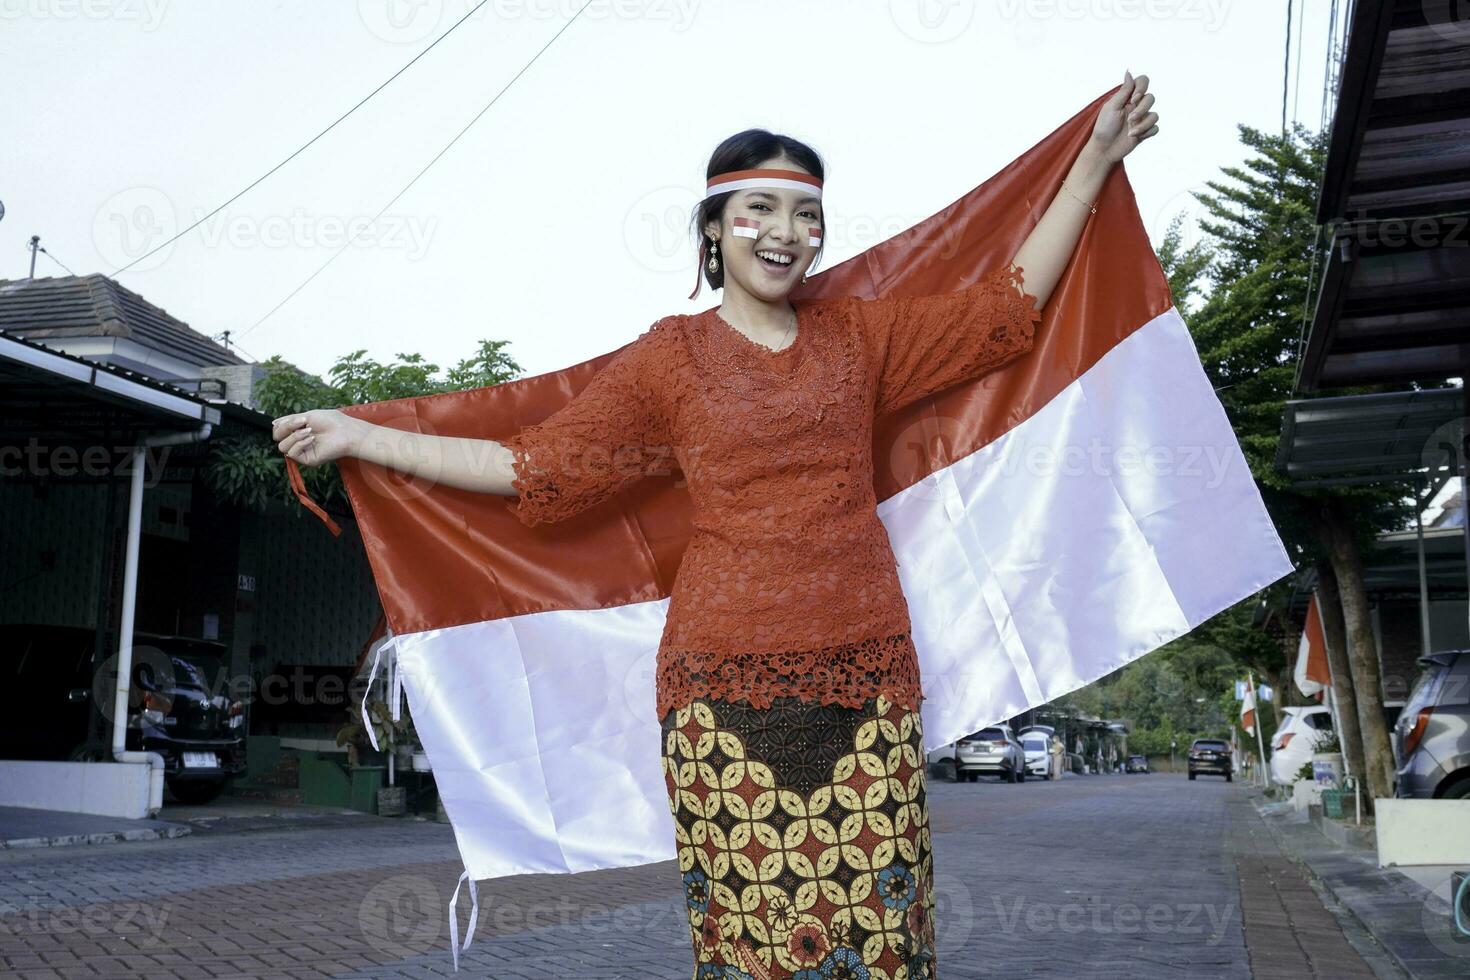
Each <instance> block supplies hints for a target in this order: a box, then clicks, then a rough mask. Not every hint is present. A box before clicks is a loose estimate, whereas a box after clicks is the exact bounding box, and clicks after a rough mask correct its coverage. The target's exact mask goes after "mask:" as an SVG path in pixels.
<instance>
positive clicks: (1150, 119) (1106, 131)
mask: <svg viewBox="0 0 1470 980" xmlns="http://www.w3.org/2000/svg"><path fill="white" fill-rule="evenodd" d="M1153 104H1154V97H1153V95H1152V94H1150V93H1149V92H1148V76H1147V75H1139V76H1138V77H1137V78H1134V77H1133V76H1132V75H1131V74H1129V73H1128V72H1124V73H1123V84H1122V85H1120V86H1119V87H1118V91H1116V92H1114V93H1113V96H1112V98H1110V99H1108V101H1107V102H1105V103H1103V107H1102V109H1101V110H1100V111H1099V112H1098V115H1097V122H1096V123H1095V124H1094V125H1093V127H1092V138H1091V139H1089V140H1088V141H1087V145H1086V146H1084V147H1083V148H1082V152H1081V153H1079V154H1077V159H1076V160H1075V161H1074V162H1073V163H1072V169H1071V170H1069V171H1068V172H1067V176H1066V179H1065V180H1063V181H1062V188H1061V189H1060V190H1059V191H1058V192H1057V195H1056V197H1054V198H1052V202H1051V204H1050V205H1048V206H1047V209H1046V213H1045V214H1043V215H1042V216H1041V219H1040V220H1039V221H1037V222H1036V227H1035V228H1033V229H1031V234H1030V235H1028V236H1027V237H1026V241H1025V242H1024V243H1023V244H1022V245H1021V248H1020V250H1019V251H1017V252H1016V256H1015V258H1014V259H1013V260H1012V261H1013V262H1014V264H1016V265H1018V266H1020V267H1021V268H1022V269H1025V270H1026V292H1028V293H1030V294H1031V295H1032V296H1035V297H1036V299H1037V303H1036V305H1037V307H1038V308H1041V307H1044V306H1045V305H1046V301H1047V300H1048V299H1049V298H1050V297H1051V294H1052V290H1054V289H1055V288H1056V285H1057V283H1058V282H1059V281H1061V278H1062V270H1064V269H1066V267H1067V263H1068V262H1070V261H1071V260H1072V252H1073V251H1074V250H1075V249H1076V247H1077V239H1078V238H1080V237H1081V235H1082V227H1083V225H1085V224H1086V223H1087V216H1088V215H1089V214H1090V213H1091V212H1090V211H1089V206H1090V205H1091V204H1092V202H1094V201H1096V200H1097V196H1098V193H1099V192H1101V190H1102V185H1103V181H1104V180H1106V179H1107V176H1108V173H1109V172H1110V171H1111V170H1112V169H1113V165H1114V164H1116V163H1117V162H1119V161H1120V160H1122V159H1123V158H1124V157H1126V156H1127V155H1128V154H1129V153H1132V152H1133V150H1134V148H1135V147H1137V146H1138V144H1139V143H1141V142H1143V141H1144V140H1146V139H1148V138H1149V137H1150V136H1153V135H1155V134H1156V133H1158V131H1159V127H1158V118H1159V114H1158V113H1156V112H1151V111H1150V109H1151V108H1152V107H1153Z"/></svg>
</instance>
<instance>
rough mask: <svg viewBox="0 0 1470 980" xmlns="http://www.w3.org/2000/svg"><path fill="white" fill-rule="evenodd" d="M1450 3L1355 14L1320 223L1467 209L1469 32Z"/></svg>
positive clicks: (1396, 4)
mask: <svg viewBox="0 0 1470 980" xmlns="http://www.w3.org/2000/svg"><path fill="white" fill-rule="evenodd" d="M1454 7H1455V4H1454V3H1450V2H1445V0H1437V2H1430V3H1425V2H1424V0H1383V2H1377V3H1358V4H1357V5H1356V7H1355V8H1354V10H1353V14H1352V21H1351V24H1350V25H1349V28H1348V39H1347V48H1346V50H1345V51H1344V53H1343V58H1342V74H1341V76H1340V81H1339V84H1338V97H1337V106H1336V109H1335V111H1334V113H1333V118H1332V129H1331V138H1330V140H1329V143H1328V150H1327V161H1326V169H1325V172H1324V174H1323V181H1322V193H1321V195H1320V196H1319V198H1318V203H1317V222H1318V224H1326V223H1328V222H1330V221H1333V220H1335V219H1338V218H1344V217H1345V218H1348V219H1350V220H1357V219H1360V218H1370V219H1371V218H1378V217H1383V216H1385V215H1422V214H1443V213H1446V212H1456V211H1467V210H1470V59H1467V58H1466V57H1465V51H1466V43H1467V41H1470V26H1467V24H1466V22H1465V20H1464V19H1463V18H1458V19H1457V17H1456V14H1455V11H1454Z"/></svg>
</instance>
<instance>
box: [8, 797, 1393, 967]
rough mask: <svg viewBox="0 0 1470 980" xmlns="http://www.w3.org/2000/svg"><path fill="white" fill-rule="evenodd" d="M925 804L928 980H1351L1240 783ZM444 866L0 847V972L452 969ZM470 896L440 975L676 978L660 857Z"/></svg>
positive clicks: (426, 848) (256, 845) (279, 840)
mask: <svg viewBox="0 0 1470 980" xmlns="http://www.w3.org/2000/svg"><path fill="white" fill-rule="evenodd" d="M930 800H931V802H930V807H931V819H932V822H933V824H932V826H933V834H934V850H935V889H936V893H937V899H938V914H937V917H936V924H937V927H938V940H939V946H938V975H939V976H940V977H942V978H944V980H961V978H972V977H982V976H983V977H994V976H1012V977H1014V976H1019V977H1065V978H1069V980H1077V978H1089V980H1091V978H1097V980H1109V978H1127V980H1151V978H1156V977H1190V978H1211V977H1219V978H1247V977H1250V976H1251V975H1252V971H1253V970H1254V971H1255V975H1256V976H1259V977H1278V976H1287V975H1290V976H1293V977H1312V976H1333V977H1357V976H1370V975H1371V974H1370V973H1363V972H1361V971H1359V972H1351V971H1353V970H1358V968H1359V967H1361V966H1362V964H1361V961H1356V965H1354V963H1355V961H1354V957H1355V954H1353V952H1352V949H1351V947H1349V946H1347V945H1346V943H1345V942H1343V940H1342V935H1341V932H1340V931H1338V932H1336V933H1335V934H1334V928H1335V922H1334V920H1333V919H1332V918H1331V916H1330V915H1329V914H1328V913H1327V912H1325V911H1324V910H1323V908H1322V905H1321V903H1320V902H1316V904H1315V905H1313V902H1314V901H1316V900H1315V896H1314V893H1313V892H1312V891H1311V889H1310V886H1308V885H1307V884H1306V882H1305V881H1304V880H1303V879H1301V878H1300V875H1298V876H1297V877H1296V878H1293V877H1292V874H1293V870H1292V869H1293V866H1292V865H1291V863H1290V862H1289V861H1288V860H1287V859H1286V858H1285V857H1283V856H1282V855H1281V854H1280V853H1279V852H1274V853H1273V851H1272V847H1271V845H1270V836H1269V834H1267V833H1266V831H1265V830H1264V827H1263V826H1262V825H1260V818H1259V817H1258V816H1257V815H1256V814H1255V811H1254V809H1253V808H1251V807H1250V805H1249V802H1248V799H1247V795H1246V791H1245V790H1244V788H1242V787H1240V786H1239V785H1238V784H1236V785H1231V786H1227V785H1226V784H1224V783H1215V782H1207V781H1199V782H1195V783H1191V782H1188V781H1187V780H1184V779H1183V778H1181V777H1174V776H1169V775H1166V774H1154V775H1149V776H1097V777H1081V778H1071V779H1066V780H1063V781H1062V782H1059V783H1045V782H1035V781H1030V782H1027V783H1025V784H1022V785H1016V786H1012V785H1006V784H1001V783H995V782H986V783H981V784H976V785H971V784H968V783H962V784H951V783H947V782H942V781H939V780H936V779H932V778H931V782H930ZM1252 821H1254V824H1253V823H1252ZM308 824H309V825H308ZM459 871H460V865H459V862H458V859H457V857H456V851H455V847H454V841H453V836H452V834H451V832H450V829H449V828H448V827H447V826H444V825H437V824H431V823H407V822H401V821H392V820H379V819H377V818H360V819H351V820H342V821H337V822H334V823H333V824H331V825H326V824H316V823H313V822H307V821H303V822H300V823H297V824H293V825H287V826H282V827H277V826H275V825H272V824H269V823H265V822H261V823H260V824H259V825H254V826H252V829H251V830H249V832H240V833H225V832H219V833H195V834H192V835H189V836H187V837H181V838H177V839H173V840H157V841H138V842H126V843H118V844H110V845H104V846H78V847H64V848H46V849H43V850H41V851H12V852H8V853H0V976H4V977H11V976H14V977H47V978H58V977H65V978H73V977H75V978H97V977H149V978H162V980H177V978H245V977H250V978H257V977H261V978H265V977H289V978H322V977H337V978H352V980H421V978H429V977H441V976H446V975H451V976H452V975H454V974H453V972H452V967H451V962H450V956H449V945H448V944H449V940H448V922H447V919H446V907H447V903H448V900H449V895H450V892H451V891H452V889H453V886H454V883H455V880H456V879H457V877H458V875H459ZM480 897H481V908H480V920H479V925H478V927H477V929H476V932H475V939H474V942H473V944H472V945H471V947H470V949H469V950H467V951H466V952H465V953H464V954H462V959H461V972H460V974H459V975H460V976H466V977H513V978H561V977H576V978H599V977H606V978H625V977H634V978H645V980H647V978H678V980H686V978H688V977H690V975H691V973H692V969H691V967H692V962H693V957H692V954H691V951H690V944H689V938H688V933H687V919H686V917H685V913H684V907H683V894H682V889H681V887H680V884H679V878H678V875H677V874H676V873H675V870H674V865H673V862H660V863H658V864H652V865H645V866H642V867H638V868H619V869H611V870H606V871H594V872H585V873H582V874H577V875H524V876H518V877H515V878H504V879H495V880H491V881H486V882H481V887H480ZM1242 903H1243V904H1242ZM459 905H460V921H461V923H462V924H463V922H464V921H465V919H466V917H467V915H468V899H467V895H466V894H464V893H463V892H462V893H461V896H460V903H459ZM461 928H463V926H462V925H461ZM1248 947H1249V948H1248ZM1327 963H1332V964H1334V966H1333V971H1335V972H1324V971H1325V967H1324V966H1323V964H1327ZM1303 965H1305V969H1306V971H1307V972H1302V969H1303ZM1293 969H1295V970H1296V971H1297V972H1291V971H1292V970H1293Z"/></svg>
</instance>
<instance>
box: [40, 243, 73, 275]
mask: <svg viewBox="0 0 1470 980" xmlns="http://www.w3.org/2000/svg"><path fill="white" fill-rule="evenodd" d="M36 251H38V252H40V253H41V254H42V255H44V256H46V258H48V259H50V260H51V261H52V262H55V263H56V264H57V265H59V266H61V267H62V268H63V269H66V272H67V275H70V276H75V275H76V273H75V272H72V271H71V270H70V269H67V266H66V263H65V262H63V261H61V260H60V259H58V258H57V257H56V256H54V255H52V254H51V253H50V252H48V251H46V248H45V246H42V245H37V246H36Z"/></svg>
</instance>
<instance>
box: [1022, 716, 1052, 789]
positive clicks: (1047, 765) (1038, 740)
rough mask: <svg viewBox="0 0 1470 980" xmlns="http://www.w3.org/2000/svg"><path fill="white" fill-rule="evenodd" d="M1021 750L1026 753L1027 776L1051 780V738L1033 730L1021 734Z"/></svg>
mask: <svg viewBox="0 0 1470 980" xmlns="http://www.w3.org/2000/svg"><path fill="white" fill-rule="evenodd" d="M1021 750H1022V751H1023V752H1025V753H1026V775H1028V776H1039V777H1041V778H1042V779H1050V778H1051V738H1050V737H1049V736H1048V735H1047V733H1046V732H1043V731H1039V730H1037V729H1034V728H1033V729H1031V730H1029V731H1025V732H1022V733H1021Z"/></svg>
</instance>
